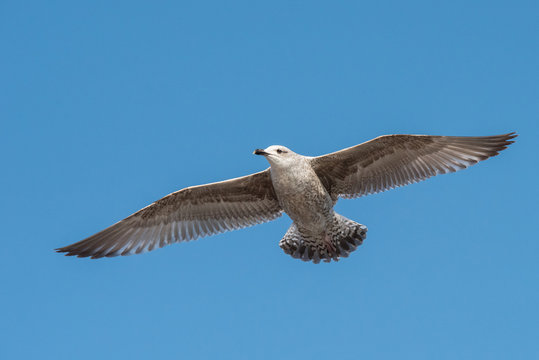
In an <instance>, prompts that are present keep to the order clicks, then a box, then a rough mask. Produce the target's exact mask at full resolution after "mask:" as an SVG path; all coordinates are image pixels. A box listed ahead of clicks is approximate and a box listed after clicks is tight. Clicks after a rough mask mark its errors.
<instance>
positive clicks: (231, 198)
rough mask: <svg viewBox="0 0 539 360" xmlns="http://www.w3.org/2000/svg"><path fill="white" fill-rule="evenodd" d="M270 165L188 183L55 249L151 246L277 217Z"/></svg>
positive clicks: (120, 250)
mask: <svg viewBox="0 0 539 360" xmlns="http://www.w3.org/2000/svg"><path fill="white" fill-rule="evenodd" d="M281 213H282V209H281V207H280V205H279V203H278V201H277V197H276V195H275V190H274V189H273V185H272V182H271V178H270V173H269V169H266V170H264V171H261V172H258V173H256V174H252V175H247V176H244V177H240V178H236V179H231V180H226V181H222V182H217V183H212V184H206V185H200V186H193V187H188V188H185V189H182V190H179V191H176V192H174V193H172V194H169V195H167V196H165V197H164V198H162V199H160V200H157V201H156V202H154V203H153V204H151V205H149V206H147V207H145V208H143V209H142V210H140V211H137V212H136V213H134V214H133V215H131V216H129V217H127V218H125V219H124V220H122V221H119V222H117V223H116V224H114V225H112V226H110V227H108V228H107V229H105V230H103V231H101V232H99V233H97V234H95V235H93V236H90V237H89V238H86V239H84V240H82V241H79V242H77V243H75V244H72V245H69V246H66V247H62V248H59V249H56V251H58V252H65V253H67V254H66V255H77V256H78V257H87V256H91V257H92V258H100V257H103V256H109V257H110V256H118V255H131V254H138V253H141V252H144V251H151V250H153V249H155V248H160V247H163V246H165V245H168V244H171V243H173V242H179V241H188V240H193V239H196V238H198V237H202V236H207V235H212V234H216V233H220V232H224V231H228V230H234V229H240V228H244V227H247V226H251V225H255V224H259V223H263V222H267V221H270V220H273V219H276V218H277V217H279V216H280V215H281Z"/></svg>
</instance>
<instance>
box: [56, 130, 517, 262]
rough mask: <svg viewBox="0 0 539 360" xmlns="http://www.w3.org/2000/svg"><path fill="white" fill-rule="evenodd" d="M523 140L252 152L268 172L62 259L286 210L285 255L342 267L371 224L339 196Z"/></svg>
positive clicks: (188, 196)
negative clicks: (346, 209) (340, 206)
mask: <svg viewBox="0 0 539 360" xmlns="http://www.w3.org/2000/svg"><path fill="white" fill-rule="evenodd" d="M516 136H517V135H516V134H515V133H514V132H513V133H509V134H504V135H496V136H483V137H456V136H429V135H385V136H380V137H377V138H375V139H373V140H370V141H367V142H364V143H362V144H359V145H356V146H352V147H349V148H346V149H343V150H340V151H337V152H334V153H331V154H326V155H322V156H318V157H310V156H303V155H300V154H296V153H295V152H293V151H292V150H290V149H288V148H286V147H284V146H281V145H272V146H270V147H268V148H266V149H256V150H255V151H254V154H256V155H261V156H264V157H265V158H266V160H267V161H268V162H269V164H270V167H269V168H268V169H266V170H264V171H261V172H258V173H255V174H251V175H247V176H243V177H239V178H235V179H231V180H226V181H221V182H216V183H211V184H206V185H200V186H193V187H188V188H185V189H182V190H179V191H176V192H173V193H172V194H169V195H167V196H165V197H164V198H162V199H160V200H157V201H156V202H154V203H153V204H151V205H148V206H146V207H145V208H143V209H141V210H139V211H137V212H136V213H134V214H132V215H131V216H129V217H127V218H125V219H123V220H121V221H119V222H117V223H116V224H114V225H112V226H110V227H108V228H106V229H105V230H103V231H101V232H98V233H97V234H95V235H92V236H90V237H88V238H86V239H84V240H82V241H79V242H77V243H74V244H72V245H68V246H65V247H62V248H59V249H56V251H58V252H62V253H67V254H66V255H68V256H73V255H76V256H78V257H88V256H90V257H91V258H93V259H96V258H101V257H105V256H106V257H112V256H118V255H131V254H139V253H142V252H146V251H151V250H154V249H156V248H160V247H163V246H165V245H169V244H172V243H175V242H181V241H189V240H194V239H197V238H199V237H204V236H209V235H213V234H217V233H221V232H224V231H228V230H235V229H240V228H244V227H248V226H252V225H255V224H260V223H263V222H267V221H270V220H274V219H276V218H278V217H279V216H281V215H282V214H283V212H285V213H287V214H288V216H289V217H290V218H291V219H292V221H293V222H292V225H291V226H290V228H289V229H288V231H287V232H286V233H285V235H284V237H283V238H282V239H281V241H280V242H279V246H280V247H281V248H282V249H283V250H284V252H285V253H287V254H289V255H291V256H292V257H294V258H297V259H301V260H304V261H313V262H314V263H319V262H320V261H325V262H330V261H331V260H335V261H338V260H339V258H342V257H348V255H349V254H350V253H351V252H353V251H354V250H356V249H357V247H358V246H359V245H361V244H362V243H363V240H365V238H366V234H367V227H366V226H365V225H362V224H359V223H357V222H355V221H353V220H350V219H348V218H346V217H344V216H342V215H340V214H337V213H336V212H335V211H334V209H333V207H334V206H335V203H336V202H337V200H338V199H339V198H357V197H361V196H364V195H369V194H374V193H378V192H381V191H386V190H389V189H393V188H395V187H399V186H403V185H408V184H412V183H415V182H419V181H421V180H425V179H428V178H430V177H432V176H435V175H438V174H446V173H449V172H455V171H457V170H461V169H465V168H467V167H469V166H471V165H473V164H475V163H477V162H479V161H482V160H485V159H488V158H489V157H492V156H495V155H498V153H499V152H500V151H501V150H503V149H505V148H506V147H507V145H509V144H511V143H513V142H514V141H511V139H513V138H515V137H516Z"/></svg>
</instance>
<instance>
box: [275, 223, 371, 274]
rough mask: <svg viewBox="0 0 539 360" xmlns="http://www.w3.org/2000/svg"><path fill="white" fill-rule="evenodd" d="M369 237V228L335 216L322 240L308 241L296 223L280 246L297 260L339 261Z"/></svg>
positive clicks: (315, 261) (316, 262)
mask: <svg viewBox="0 0 539 360" xmlns="http://www.w3.org/2000/svg"><path fill="white" fill-rule="evenodd" d="M366 237H367V227H366V226H365V225H362V224H359V223H357V222H355V221H352V220H350V219H347V218H345V217H344V216H342V215H339V214H335V218H334V221H333V225H332V226H331V228H330V229H328V230H327V232H326V234H323V235H322V236H321V237H320V238H316V239H306V238H305V237H304V236H303V235H302V234H301V233H300V232H299V231H298V228H297V226H296V224H295V223H292V225H291V226H290V228H289V229H288V231H287V232H286V234H285V235H284V237H283V238H282V239H281V241H280V242H279V246H280V247H281V249H283V251H284V252H285V253H287V254H288V255H290V256H292V257H293V258H296V259H301V260H303V261H312V262H314V263H315V264H318V263H319V262H320V260H323V261H325V262H330V261H331V260H332V259H333V260H335V261H339V258H341V257H348V255H350V253H351V252H353V251H354V250H356V249H357V247H358V246H359V245H361V244H362V243H363V240H365V238H366Z"/></svg>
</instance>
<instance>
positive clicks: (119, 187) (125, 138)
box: [0, 0, 539, 360]
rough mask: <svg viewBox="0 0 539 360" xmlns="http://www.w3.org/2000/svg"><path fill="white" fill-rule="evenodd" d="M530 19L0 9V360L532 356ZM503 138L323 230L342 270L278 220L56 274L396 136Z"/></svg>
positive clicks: (533, 98) (512, 8) (443, 13)
mask: <svg viewBox="0 0 539 360" xmlns="http://www.w3.org/2000/svg"><path fill="white" fill-rule="evenodd" d="M537 4H538V3H537V2H535V1H452V2H431V1H407V2H402V1H376V2H375V1H372V2H359V1H343V2H318V1H309V2H301V1H271V2H253V1H244V2H237V1H229V2H217V1H216V2H210V1H192V2H187V1H164V2H159V1H158V2H137V1H118V2H110V1H93V2H84V3H83V2H74V1H48V2H38V1H26V2H22V1H9V0H5V1H3V2H2V3H1V4H0V43H1V50H2V51H1V53H2V56H0V68H1V70H0V74H1V75H0V76H1V81H0V92H1V93H0V119H1V128H0V129H1V131H0V152H1V154H2V156H1V158H2V170H3V171H2V176H1V177H0V181H1V184H2V186H1V189H2V190H1V191H2V202H1V204H0V215H1V218H2V219H3V221H2V223H3V236H2V240H3V241H2V251H1V252H0V276H1V278H0V281H1V284H2V286H1V287H0V295H1V296H0V308H1V309H2V310H1V312H2V320H1V321H0V344H1V346H0V358H3V359H15V358H17V359H36V358H40V359H75V358H76V359H94V358H115V359H123V358H126V359H127V358H129V359H148V358H185V359H216V358H230V359H237V358H239V359H276V358H279V359H299V358H312V359H321V358H334V357H338V358H340V359H358V358H362V359H395V358H397V357H398V358H399V359H414V360H417V359H433V358H436V359H455V358H459V359H508V358H521V359H524V358H526V359H531V358H538V357H539V345H538V343H537V333H538V332H539V311H538V307H537V304H538V303H539V290H538V284H539V261H538V254H539V243H538V241H537V224H538V220H539V211H538V206H537V202H538V195H539V194H538V191H537V186H536V185H537V180H536V179H537V176H538V175H539V174H538V169H539V167H538V165H539V164H538V160H537V159H538V158H537V150H536V149H537V140H536V139H537V136H538V135H539V125H538V120H539V119H538V114H539V102H538V99H539V66H537V64H539V42H538V35H539V22H538V21H537V13H538V11H539V5H537ZM509 131H517V132H518V133H519V134H520V137H519V138H518V139H517V142H516V143H515V144H514V145H512V146H511V147H510V148H509V149H508V150H506V151H504V152H503V153H502V154H501V155H500V156H498V157H496V158H494V159H491V160H488V161H486V162H483V163H481V164H479V165H477V166H474V167H473V168H471V169H468V170H465V171H462V172H459V173H456V174H451V175H446V176H440V177H437V178H433V179H430V180H428V181H426V182H424V183H421V184H415V185H411V186H408V187H405V188H401V189H397V190H393V191H390V192H386V193H383V194H378V195H373V196H369V197H365V198H361V199H357V200H341V201H340V202H339V203H338V204H337V211H338V212H340V213H342V214H343V215H345V216H347V217H349V218H351V219H354V220H357V221H358V222H360V223H363V224H365V225H367V226H368V227H369V233H368V237H367V240H366V241H365V243H364V244H363V246H362V247H361V248H360V249H359V250H358V251H356V252H355V253H353V255H352V256H351V257H350V258H348V259H344V260H343V261H340V262H338V263H331V264H320V265H313V264H309V263H303V262H301V261H298V260H295V259H292V258H291V257H289V256H287V255H285V254H284V253H283V252H282V251H281V249H280V248H279V247H278V241H279V240H280V239H281V237H282V236H283V234H284V233H285V231H286V229H287V228H288V226H289V224H290V220H289V219H288V218H287V217H283V218H281V219H279V220H277V221H275V222H273V223H269V224H264V225H260V226H256V227H253V228H249V229H245V230H241V231H236V232H231V233H226V234H221V235H218V236H214V237H211V238H206V239H202V240H198V241H195V242H191V243H184V244H176V245H173V246H169V247H168V248H165V249H160V250H157V251H154V252H151V253H148V254H145V255H139V256H131V257H125V258H114V259H104V260H88V259H77V258H68V257H64V256H61V255H60V254H56V253H54V252H53V249H54V248H56V247H59V246H64V245H67V244H69V243H72V242H75V241H78V240H80V239H82V238H84V237H86V236H89V235H91V234H93V233H95V232H97V231H99V230H101V229H103V228H105V227H106V226H108V225H110V224H112V223H114V222H116V221H118V220H120V219H122V218H124V217H125V216H127V215H129V214H131V213H132V212H134V211H136V210H138V209H139V208H141V207H143V206H146V205H147V204H149V203H150V202H152V201H154V200H156V199H158V198H160V197H162V196H163V195H166V194H167V193H169V192H172V191H175V190H178V189H180V188H183V187H186V186H190V185H197V184H203V183H207V182H212V181H218V180H223V179H227V178H231V177H237V176H241V175H245V174H249V173H252V172H255V171H259V170H262V169H264V168H266V167H267V163H266V162H265V161H264V159H262V158H260V157H256V156H253V155H252V151H253V149H255V148H259V147H266V146H269V145H271V144H283V145H286V146H288V147H290V148H292V149H293V150H295V151H296V152H299V153H301V154H305V155H320V154H324V153H327V152H331V151H335V150H337V149H340V148H343V147H348V146H352V145H355V144H358V143H361V142H363V141H366V140H369V139H371V138H373V137H376V136H378V135H383V134H388V133H417V134H439V135H474V136H478V135H493V134H500V133H506V132H509Z"/></svg>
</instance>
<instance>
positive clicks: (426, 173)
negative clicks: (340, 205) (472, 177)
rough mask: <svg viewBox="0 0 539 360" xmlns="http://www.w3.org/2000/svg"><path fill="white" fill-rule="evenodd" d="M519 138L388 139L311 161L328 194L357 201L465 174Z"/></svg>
mask: <svg viewBox="0 0 539 360" xmlns="http://www.w3.org/2000/svg"><path fill="white" fill-rule="evenodd" d="M516 136H517V135H516V134H515V133H509V134H504V135H495V136H483V137H457V136H428V135H385V136H380V137H377V138H375V139H373V140H370V141H367V142H365V143H363V144H359V145H356V146H353V147H350V148H347V149H343V150H341V151H337V152H334V153H331V154H327V155H323V156H319V157H315V158H312V159H311V161H312V166H313V169H314V170H315V172H316V173H317V175H318V176H319V178H320V179H321V181H322V183H323V184H324V186H325V187H326V189H327V190H328V192H329V193H330V194H332V195H334V196H340V197H343V198H354V197H359V196H363V195H368V194H373V193H377V192H381V191H385V190H389V189H392V188H395V187H398V186H403V185H407V184H412V183H415V182H418V181H421V180H425V179H428V178H429V177H431V176H435V175H438V174H446V173H448V172H455V171H457V170H461V169H465V168H467V167H469V166H471V165H473V164H476V163H477V162H479V161H481V160H485V159H488V158H489V157H491V156H495V155H498V153H499V151H501V150H503V149H505V148H506V147H507V145H509V144H511V143H513V141H510V140H511V139H513V138H515V137H516Z"/></svg>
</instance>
